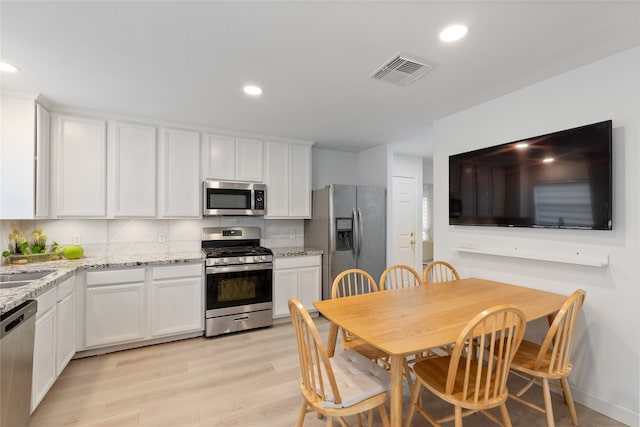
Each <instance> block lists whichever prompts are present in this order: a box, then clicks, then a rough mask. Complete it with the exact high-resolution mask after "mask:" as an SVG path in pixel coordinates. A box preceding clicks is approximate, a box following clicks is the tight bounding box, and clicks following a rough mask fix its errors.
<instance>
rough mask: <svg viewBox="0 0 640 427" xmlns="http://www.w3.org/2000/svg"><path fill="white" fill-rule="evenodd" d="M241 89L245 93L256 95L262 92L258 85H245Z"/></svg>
mask: <svg viewBox="0 0 640 427" xmlns="http://www.w3.org/2000/svg"><path fill="white" fill-rule="evenodd" d="M243 90H244V93H246V94H247V95H253V96H258V95H261V94H262V88H260V87H258V86H253V85H248V86H245V87H244V89H243Z"/></svg>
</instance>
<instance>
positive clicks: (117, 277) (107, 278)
mask: <svg viewBox="0 0 640 427" xmlns="http://www.w3.org/2000/svg"><path fill="white" fill-rule="evenodd" d="M133 282H144V268H134V269H129V270H107V271H89V272H88V273H87V286H97V285H114V284H117V283H133Z"/></svg>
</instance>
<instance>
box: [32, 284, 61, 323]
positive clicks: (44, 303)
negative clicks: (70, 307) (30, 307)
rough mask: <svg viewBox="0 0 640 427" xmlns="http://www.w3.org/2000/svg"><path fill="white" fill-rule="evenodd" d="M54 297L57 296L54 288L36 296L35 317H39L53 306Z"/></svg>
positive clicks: (54, 302) (54, 303)
mask: <svg viewBox="0 0 640 427" xmlns="http://www.w3.org/2000/svg"><path fill="white" fill-rule="evenodd" d="M56 299H57V298H56V290H55V289H50V290H48V291H47V292H45V293H44V294H42V295H40V296H38V298H36V301H38V311H37V312H36V319H39V318H40V316H42V315H43V314H45V313H46V312H47V311H49V310H51V309H52V308H54V307H55V306H56Z"/></svg>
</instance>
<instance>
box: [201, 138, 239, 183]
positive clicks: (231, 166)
mask: <svg viewBox="0 0 640 427" xmlns="http://www.w3.org/2000/svg"><path fill="white" fill-rule="evenodd" d="M235 158H236V139H235V138H234V137H232V136H225V135H213V134H207V136H206V143H205V172H204V176H203V178H205V179H206V178H212V179H227V180H234V179H236V162H235Z"/></svg>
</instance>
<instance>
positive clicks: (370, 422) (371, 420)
mask: <svg viewBox="0 0 640 427" xmlns="http://www.w3.org/2000/svg"><path fill="white" fill-rule="evenodd" d="M367 418H369V422H368V423H367V427H373V409H369V416H368V417H367Z"/></svg>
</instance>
